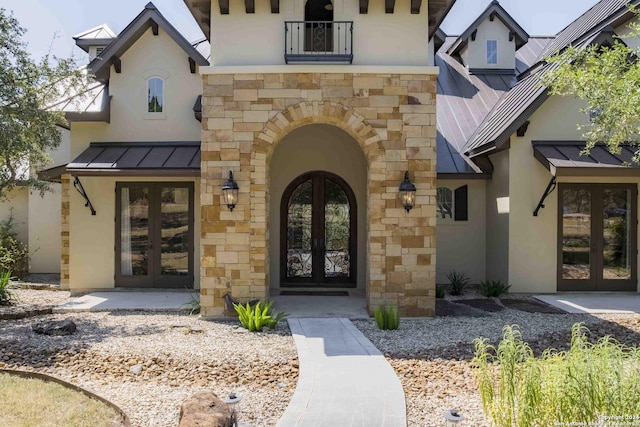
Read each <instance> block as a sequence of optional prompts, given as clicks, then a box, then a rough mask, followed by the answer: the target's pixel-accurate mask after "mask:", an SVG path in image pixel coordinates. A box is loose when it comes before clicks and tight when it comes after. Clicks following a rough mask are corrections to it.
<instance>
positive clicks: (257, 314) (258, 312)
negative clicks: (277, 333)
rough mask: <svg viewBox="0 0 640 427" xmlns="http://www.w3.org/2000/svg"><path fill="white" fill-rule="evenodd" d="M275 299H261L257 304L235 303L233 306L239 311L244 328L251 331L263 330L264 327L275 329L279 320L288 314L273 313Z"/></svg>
mask: <svg viewBox="0 0 640 427" xmlns="http://www.w3.org/2000/svg"><path fill="white" fill-rule="evenodd" d="M272 305H273V301H269V302H267V303H265V302H263V301H260V302H258V303H257V304H256V305H255V306H252V305H251V304H249V303H247V304H246V305H242V304H235V303H234V304H233V307H234V308H235V310H236V313H238V318H239V319H240V324H241V325H242V327H243V328H245V329H248V330H249V331H251V332H256V331H262V329H263V328H269V329H273V328H275V327H276V325H277V324H278V322H279V321H280V320H282V319H284V318H285V317H286V316H288V314H286V313H284V312H280V313H278V314H276V315H275V316H274V313H273V308H272Z"/></svg>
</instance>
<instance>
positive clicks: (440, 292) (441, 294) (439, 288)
mask: <svg viewBox="0 0 640 427" xmlns="http://www.w3.org/2000/svg"><path fill="white" fill-rule="evenodd" d="M436 298H444V288H443V287H442V286H436Z"/></svg>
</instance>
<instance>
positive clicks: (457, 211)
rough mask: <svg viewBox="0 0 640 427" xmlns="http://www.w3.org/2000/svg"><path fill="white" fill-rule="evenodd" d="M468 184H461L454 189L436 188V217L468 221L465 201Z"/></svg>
mask: <svg viewBox="0 0 640 427" xmlns="http://www.w3.org/2000/svg"><path fill="white" fill-rule="evenodd" d="M467 193H468V186H466V185H463V186H462V187H458V188H456V189H455V190H451V189H450V188H447V187H438V188H437V189H436V215H437V217H438V218H443V219H453V220H455V221H468V220H469V212H468V211H469V209H468V202H467V197H468V195H467Z"/></svg>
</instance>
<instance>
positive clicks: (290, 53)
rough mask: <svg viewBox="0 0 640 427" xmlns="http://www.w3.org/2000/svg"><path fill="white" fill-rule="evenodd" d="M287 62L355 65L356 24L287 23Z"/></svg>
mask: <svg viewBox="0 0 640 427" xmlns="http://www.w3.org/2000/svg"><path fill="white" fill-rule="evenodd" d="M284 62H285V63H287V64H289V63H292V62H343V63H349V64H351V63H352V62H353V21H285V23H284Z"/></svg>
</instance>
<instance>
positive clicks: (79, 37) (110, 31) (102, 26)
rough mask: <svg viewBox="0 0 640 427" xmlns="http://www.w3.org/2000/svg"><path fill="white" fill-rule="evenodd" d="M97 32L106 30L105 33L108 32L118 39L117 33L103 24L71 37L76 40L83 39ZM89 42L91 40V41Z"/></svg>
mask: <svg viewBox="0 0 640 427" xmlns="http://www.w3.org/2000/svg"><path fill="white" fill-rule="evenodd" d="M96 30H104V31H106V32H107V34H110V35H111V37H112V38H115V37H116V33H114V32H113V30H112V29H111V28H109V26H108V25H107V24H102V25H98V26H95V27H93V28H89V29H88V30H85V31H83V32H81V33H78V34H76V35H75V36H71V37H72V38H73V39H74V40H78V39H82V38H83V37H84V36H86V35H87V34H91V33H93V32H95V31H96ZM89 40H91V39H89Z"/></svg>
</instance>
